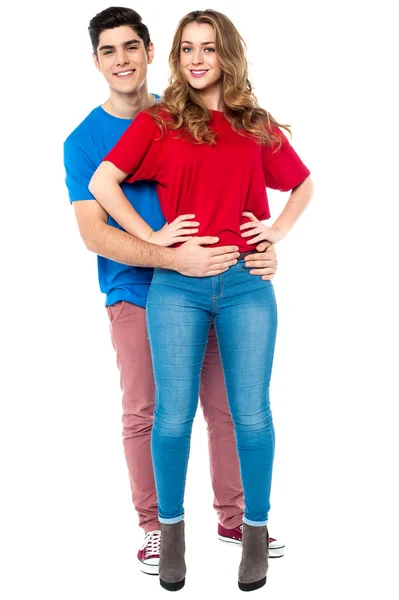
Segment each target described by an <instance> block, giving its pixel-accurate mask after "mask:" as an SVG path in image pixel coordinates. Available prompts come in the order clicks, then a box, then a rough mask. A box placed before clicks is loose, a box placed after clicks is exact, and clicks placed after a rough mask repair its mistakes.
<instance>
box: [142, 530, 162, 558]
mask: <svg viewBox="0 0 399 600" xmlns="http://www.w3.org/2000/svg"><path fill="white" fill-rule="evenodd" d="M160 545H161V532H160V530H158V529H157V530H155V531H149V532H148V533H147V534H146V535H145V538H144V541H143V544H142V546H141V548H140V550H145V556H146V557H147V556H151V555H154V554H159V548H160Z"/></svg>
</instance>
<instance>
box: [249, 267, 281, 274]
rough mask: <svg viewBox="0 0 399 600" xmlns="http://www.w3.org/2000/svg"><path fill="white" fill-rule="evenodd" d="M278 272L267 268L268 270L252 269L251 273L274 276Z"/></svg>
mask: <svg viewBox="0 0 399 600" xmlns="http://www.w3.org/2000/svg"><path fill="white" fill-rule="evenodd" d="M275 272H276V270H275V269H272V268H267V269H251V271H250V272H249V274H250V275H273V274H274V273H275Z"/></svg>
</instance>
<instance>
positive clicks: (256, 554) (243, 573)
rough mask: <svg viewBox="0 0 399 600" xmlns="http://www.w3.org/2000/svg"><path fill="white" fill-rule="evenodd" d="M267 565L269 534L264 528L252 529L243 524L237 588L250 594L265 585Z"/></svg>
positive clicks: (250, 526)
mask: <svg viewBox="0 0 399 600" xmlns="http://www.w3.org/2000/svg"><path fill="white" fill-rule="evenodd" d="M268 564H269V533H268V531H267V527H266V525H265V526H264V527H253V526H252V525H247V524H246V523H243V526H242V557H241V563H240V567H239V569H238V587H239V588H240V590H242V591H243V592H251V591H252V590H257V589H258V588H261V587H262V586H264V585H265V583H266V574H267V569H268Z"/></svg>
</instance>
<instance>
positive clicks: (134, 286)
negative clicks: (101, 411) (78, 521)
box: [64, 7, 284, 574]
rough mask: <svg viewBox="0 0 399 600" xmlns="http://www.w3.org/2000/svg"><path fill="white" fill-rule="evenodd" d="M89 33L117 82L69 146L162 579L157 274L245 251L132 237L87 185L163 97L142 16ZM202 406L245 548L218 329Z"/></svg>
mask: <svg viewBox="0 0 399 600" xmlns="http://www.w3.org/2000/svg"><path fill="white" fill-rule="evenodd" d="M89 33H90V38H91V42H92V46H93V56H94V63H95V66H96V68H97V69H98V70H99V71H100V73H102V75H103V76H104V78H105V80H106V82H107V83H108V86H109V92H110V96H109V98H108V100H107V101H106V102H105V103H104V104H103V105H102V106H98V107H97V108H95V109H94V110H93V111H92V112H91V113H90V114H89V115H88V117H86V119H85V120H84V121H83V122H82V123H81V124H80V125H79V126H78V127H77V128H76V129H75V130H74V131H73V132H72V133H71V135H70V136H69V137H68V138H67V140H66V141H65V144H64V162H65V170H66V184H67V187H68V191H69V197H70V201H71V203H73V206H74V210H75V215H76V218H77V222H78V226H79V230H80V233H81V236H82V238H83V241H84V242H85V244H86V247H87V248H88V249H89V250H90V251H92V252H95V253H96V254H97V255H98V272H99V283H100V289H101V291H102V292H103V293H104V294H106V307H107V311H108V315H109V319H110V328H111V338H112V343H113V346H114V348H115V351H116V356H117V364H118V367H119V371H120V377H121V387H122V392H123V398H122V406H123V416H122V424H123V443H124V450H125V456H126V461H127V466H128V471H129V476H130V484H131V490H132V498H133V503H134V506H135V509H136V511H137V513H138V516H139V525H140V527H142V528H143V529H144V532H145V538H144V542H143V544H142V546H141V548H140V549H139V551H138V560H139V563H140V568H141V570H142V571H144V572H145V573H150V574H152V573H154V574H157V573H158V561H159V545H160V531H159V530H160V526H159V522H158V511H157V499H156V492H155V484H154V476H153V468H152V461H151V451H150V438H151V427H152V420H153V411H154V403H155V390H154V380H153V372H152V364H151V354H150V349H149V344H148V340H147V331H146V325H145V305H146V299H147V294H148V289H149V286H150V283H151V278H152V272H153V271H152V268H151V267H158V268H165V269H172V270H175V271H178V272H180V273H182V274H184V275H189V276H193V277H204V276H209V275H216V274H218V273H221V272H223V271H225V270H227V269H228V268H229V267H230V266H232V265H233V264H235V263H236V258H237V256H238V252H237V250H238V248H237V247H236V246H227V247H226V246H225V247H219V248H211V247H208V248H207V247H206V246H207V245H208V246H210V245H212V244H213V243H215V241H216V239H215V238H212V237H202V238H199V237H197V238H196V237H193V238H192V239H190V240H189V241H187V242H185V243H184V244H183V245H182V246H181V247H180V248H178V249H173V248H164V247H160V246H156V245H153V244H150V243H147V242H143V241H141V240H139V239H137V238H134V237H133V236H130V235H129V234H127V233H126V232H125V231H123V230H122V229H121V228H120V227H119V225H118V224H117V223H116V222H115V221H113V220H112V219H111V218H110V217H109V216H108V215H107V214H106V213H105V212H104V210H103V209H102V208H101V206H100V205H99V204H98V203H97V202H96V200H95V199H94V198H93V196H92V195H91V193H90V192H89V190H88V185H89V182H90V179H91V177H92V175H93V173H94V171H95V170H96V168H97V167H98V165H99V164H100V162H101V160H102V158H103V157H104V156H105V154H106V153H107V152H108V151H109V150H110V149H111V148H112V147H113V146H114V145H115V143H116V142H117V140H118V139H119V137H120V136H121V135H122V134H123V133H124V131H125V129H126V128H127V127H128V125H129V124H130V123H131V121H132V119H134V117H135V116H136V115H137V113H138V112H139V111H140V110H142V109H145V108H147V107H148V106H150V105H151V104H153V103H154V102H155V101H156V98H155V97H154V96H153V95H152V94H149V93H148V88H147V68H148V65H149V64H151V62H152V60H153V57H154V47H153V44H152V42H151V40H150V36H149V33H148V29H147V27H146V26H145V25H144V24H143V23H142V20H141V17H140V15H138V14H137V13H136V12H135V11H133V10H131V9H127V8H118V7H113V8H108V9H106V10H104V11H102V12H100V13H99V14H97V15H96V16H95V17H94V18H93V19H92V20H91V21H90V26H89ZM123 187H124V192H125V194H126V196H127V197H128V199H129V201H130V202H131V203H132V204H133V206H134V208H135V209H136V210H137V211H138V212H139V213H140V214H141V216H142V217H143V218H144V219H145V220H146V221H147V222H148V223H150V224H151V226H152V228H153V229H154V231H156V230H159V229H161V228H162V227H165V228H170V229H172V230H173V231H174V232H175V234H176V240H177V241H179V239H178V238H179V236H184V235H187V234H188V233H190V231H189V229H190V226H189V225H187V222H186V221H185V220H179V219H177V220H176V221H175V222H173V223H171V224H169V225H168V224H165V219H164V217H163V215H162V213H161V210H160V206H159V203H158V198H157V195H156V190H155V185H153V184H149V183H144V182H139V183H137V184H134V185H129V184H125V185H124V186H123ZM203 246H205V247H203ZM257 250H258V252H256V251H255V250H254V254H253V255H252V256H251V255H250V256H247V257H246V261H247V266H250V267H254V268H255V270H254V271H253V274H254V276H262V277H264V278H268V279H271V278H272V277H273V276H274V273H275V271H276V266H277V262H276V255H275V251H274V248H273V246H270V245H268V244H267V243H266V242H264V243H262V244H261V245H259V246H257ZM200 401H201V406H202V409H203V413H204V417H205V420H206V422H207V425H208V436H209V453H210V470H211V478H212V485H213V490H214V496H215V501H214V507H215V509H216V511H217V514H218V518H219V525H218V535H219V538H220V539H221V540H222V541H225V542H231V543H235V544H240V543H241V521H242V514H243V496H242V489H241V480H240V472H239V465H238V459H237V453H236V446H235V436H234V429H233V424H232V421H231V417H230V412H229V409H228V406H227V399H226V392H225V386H224V378H223V372H222V367H221V364H220V359H219V352H218V347H217V341H216V336H215V332H214V330H213V329H211V332H210V335H209V340H208V347H207V351H206V355H205V359H204V364H203V369H202V376H201V389H200ZM283 554H284V546H283V545H282V544H280V543H279V542H277V541H276V540H274V539H273V538H272V539H271V542H270V555H271V556H275V557H277V556H282V555H283Z"/></svg>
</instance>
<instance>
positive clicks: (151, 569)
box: [139, 560, 159, 575]
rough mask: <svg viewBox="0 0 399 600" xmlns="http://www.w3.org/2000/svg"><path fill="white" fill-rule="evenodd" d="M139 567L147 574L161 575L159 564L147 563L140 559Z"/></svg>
mask: <svg viewBox="0 0 399 600" xmlns="http://www.w3.org/2000/svg"><path fill="white" fill-rule="evenodd" d="M139 564H140V566H139V569H140V571H141V572H142V573H145V574H146V575H159V566H158V565H146V564H145V563H143V562H141V560H139Z"/></svg>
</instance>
